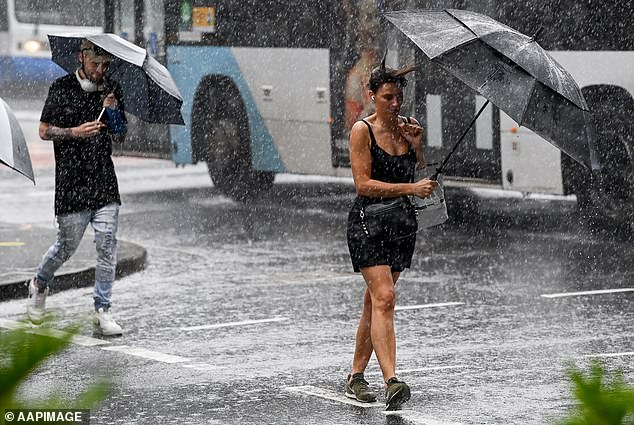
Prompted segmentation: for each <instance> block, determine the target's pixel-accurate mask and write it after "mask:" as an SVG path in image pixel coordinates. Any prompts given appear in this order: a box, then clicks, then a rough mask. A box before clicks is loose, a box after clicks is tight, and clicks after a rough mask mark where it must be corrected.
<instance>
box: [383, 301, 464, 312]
mask: <svg viewBox="0 0 634 425" xmlns="http://www.w3.org/2000/svg"><path fill="white" fill-rule="evenodd" d="M457 305H464V303H462V302H457V301H452V302H446V303H433V304H418V305H401V306H398V305H397V306H396V307H394V311H402V310H418V309H422V308H436V307H453V306H457Z"/></svg>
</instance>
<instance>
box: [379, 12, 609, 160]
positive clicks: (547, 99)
mask: <svg viewBox="0 0 634 425" xmlns="http://www.w3.org/2000/svg"><path fill="white" fill-rule="evenodd" d="M385 16H386V17H387V19H388V20H389V21H390V22H392V23H393V24H394V25H395V26H396V27H397V28H398V29H399V30H401V31H402V32H403V33H404V34H405V35H406V36H407V37H408V38H410V39H411V40H412V41H413V42H414V43H415V44H416V45H417V46H418V47H419V48H420V49H421V50H422V51H423V52H424V53H425V54H426V55H427V56H428V57H429V58H430V59H431V61H432V62H434V63H436V64H438V65H439V66H441V67H442V68H444V69H445V70H447V71H448V72H449V73H450V74H452V75H454V76H455V77H457V78H458V79H460V80H461V81H463V82H464V83H465V84H467V85H468V86H469V87H471V88H472V89H474V90H476V91H477V92H478V93H480V94H481V95H482V96H484V97H485V98H487V99H488V100H489V101H491V102H492V103H493V104H494V105H496V106H497V107H498V108H500V109H501V110H503V111H504V112H506V113H507V114H508V115H509V116H510V117H511V118H513V119H514V120H515V121H516V122H517V123H518V124H520V125H523V126H525V127H527V128H529V129H531V130H533V131H534V132H535V133H537V134H538V135H540V136H541V137H543V138H544V139H546V140H547V141H548V142H550V143H551V144H553V145H554V146H556V147H557V148H559V149H560V150H562V151H563V152H565V153H566V154H568V155H570V156H571V157H572V158H574V159H575V160H576V161H577V162H579V163H580V164H582V165H583V166H585V167H586V168H588V169H597V168H598V167H599V165H598V163H597V160H596V154H595V152H594V146H593V138H594V137H593V135H594V131H593V129H592V125H591V116H590V113H589V111H588V106H587V104H586V101H585V99H584V98H583V95H582V94H581V90H580V89H579V86H578V85H577V83H576V82H575V81H574V79H573V78H572V76H571V75H570V74H569V73H568V71H566V70H565V69H564V68H563V67H562V66H561V65H560V64H559V63H557V61H555V60H554V59H553V58H552V57H551V56H550V55H549V54H548V53H547V52H546V51H545V50H544V49H543V48H542V47H541V46H540V45H539V44H538V43H537V42H536V41H535V40H534V39H533V37H528V36H526V35H524V34H522V33H520V32H518V31H516V30H514V29H513V28H510V27H508V26H506V25H503V24H501V23H499V22H497V21H496V20H494V19H492V18H490V17H488V16H485V15H481V14H479V13H475V12H470V11H466V10H456V9H447V10H440V11H439V10H405V11H396V12H390V13H386V15H385Z"/></svg>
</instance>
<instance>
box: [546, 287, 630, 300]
mask: <svg viewBox="0 0 634 425" xmlns="http://www.w3.org/2000/svg"><path fill="white" fill-rule="evenodd" d="M633 291H634V288H616V289H597V290H594V291H581V292H560V293H556V294H542V297H544V298H561V297H576V296H580V295H601V294H613V293H616V292H633Z"/></svg>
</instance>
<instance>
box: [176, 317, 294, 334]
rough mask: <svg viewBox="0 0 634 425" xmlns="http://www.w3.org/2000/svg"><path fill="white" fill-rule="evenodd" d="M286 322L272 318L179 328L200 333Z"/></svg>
mask: <svg viewBox="0 0 634 425" xmlns="http://www.w3.org/2000/svg"><path fill="white" fill-rule="evenodd" d="M286 320H290V319H289V318H287V317H273V318H271V319H260V320H244V321H242V322H227V323H214V324H211V325H199V326H186V327H184V328H181V330H182V331H200V330H205V329H218V328H228V327H232V326H246V325H256V324H258V323H270V322H283V321H286Z"/></svg>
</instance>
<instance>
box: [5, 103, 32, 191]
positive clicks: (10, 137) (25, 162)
mask: <svg viewBox="0 0 634 425" xmlns="http://www.w3.org/2000/svg"><path fill="white" fill-rule="evenodd" d="M0 163H2V164H5V165H7V166H8V167H10V168H13V169H14V170H15V171H17V172H18V173H20V174H23V175H24V176H26V177H27V178H29V179H31V181H32V182H33V183H35V178H34V177H33V166H32V165H31V157H30V156H29V149H28V148H27V146H26V140H25V139H24V134H23V133H22V129H21V128H20V124H19V123H18V120H17V119H16V117H15V115H14V114H13V111H12V110H11V108H9V105H7V104H6V102H5V101H4V100H2V99H0Z"/></svg>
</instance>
